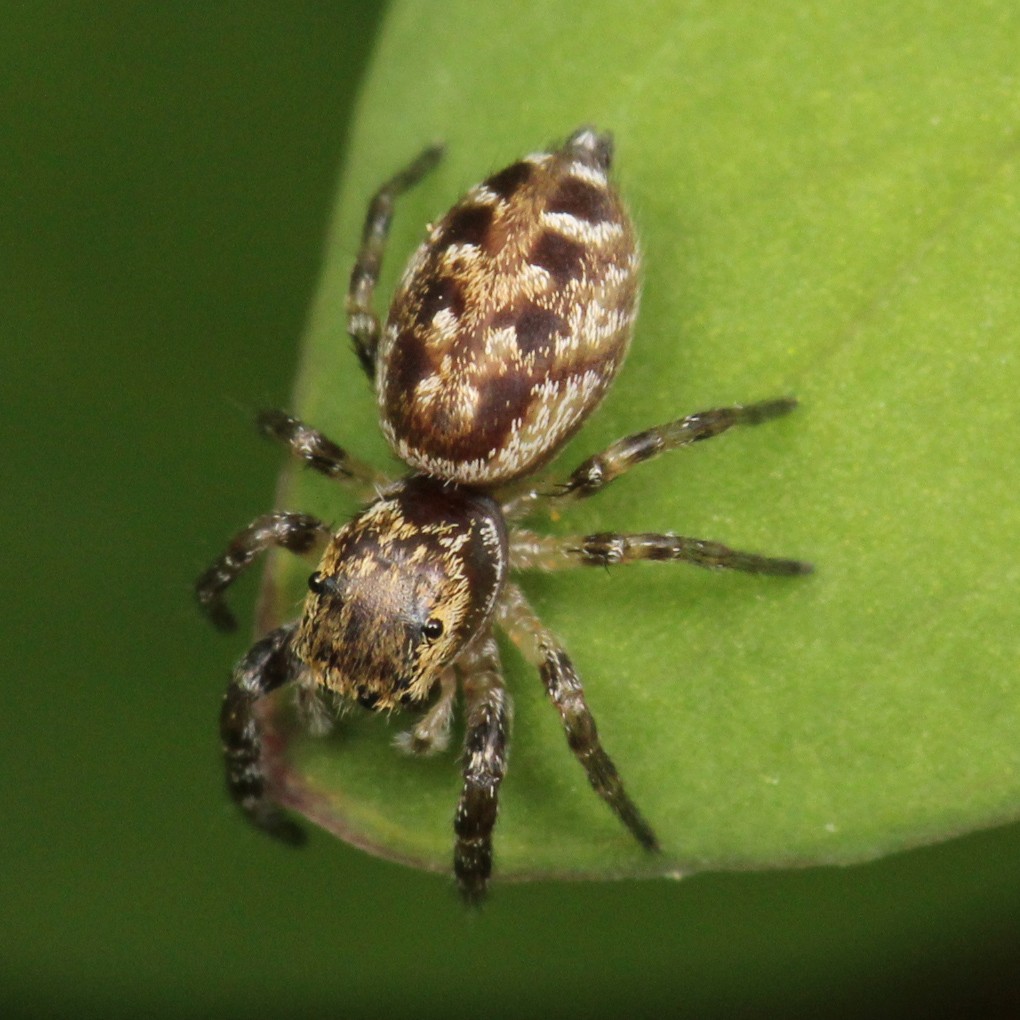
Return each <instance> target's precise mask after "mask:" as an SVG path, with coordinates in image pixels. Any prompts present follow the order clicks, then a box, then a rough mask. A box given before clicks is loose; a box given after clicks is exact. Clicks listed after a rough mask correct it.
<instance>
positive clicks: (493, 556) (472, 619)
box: [295, 475, 507, 710]
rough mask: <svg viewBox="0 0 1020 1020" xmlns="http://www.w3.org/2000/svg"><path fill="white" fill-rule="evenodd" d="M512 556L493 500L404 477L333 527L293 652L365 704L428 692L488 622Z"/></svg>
mask: <svg viewBox="0 0 1020 1020" xmlns="http://www.w3.org/2000/svg"><path fill="white" fill-rule="evenodd" d="M506 565H507V537H506V527H505V524H504V522H503V517H502V513H501V511H500V509H499V505H498V504H497V503H496V502H495V501H493V500H492V499H490V498H489V497H488V496H484V495H481V494H480V493H476V492H471V491H469V490H466V489H462V488H460V487H458V486H453V485H449V484H444V483H442V482H439V481H436V480H435V479H431V478H427V477H425V476H420V475H418V476H413V477H411V478H408V479H405V480H404V481H402V482H400V483H398V484H397V485H396V486H394V487H393V488H391V489H389V490H388V491H387V492H386V493H384V494H383V495H382V496H381V497H380V498H379V499H377V500H376V501H375V502H374V503H372V504H370V505H369V506H368V507H367V508H366V509H365V510H364V511H362V513H360V514H359V515H358V516H357V517H355V518H354V519H353V520H352V521H350V523H348V524H347V525H345V526H344V527H343V528H341V529H340V531H338V532H337V533H336V535H334V536H333V539H332V540H331V542H330V544H329V546H328V547H327V549H326V552H325V554H324V555H323V558H322V561H321V563H320V564H319V566H318V569H317V570H316V571H315V573H313V574H312V575H311V577H310V578H309V581H308V587H309V594H308V597H307V599H306V601H305V608H304V615H303V618H302V621H301V627H300V630H299V633H298V638H297V642H296V646H295V651H296V653H297V655H298V656H299V658H300V659H301V660H302V661H303V662H304V664H305V665H306V666H307V668H308V669H309V670H310V671H311V674H312V676H313V677H314V679H315V681H316V682H317V683H319V684H322V685H323V686H324V687H326V688H328V689H330V690H332V691H335V692H337V693H338V694H340V695H341V696H343V697H346V698H350V699H352V700H355V701H358V702H359V703H360V704H362V705H364V706H365V707H367V708H372V709H377V710H383V709H392V708H395V707H397V706H400V705H413V704H416V703H421V702H424V701H425V700H426V699H427V698H428V696H429V694H430V693H431V691H432V689H433V687H434V685H435V683H436V681H437V680H438V679H439V676H440V674H441V673H442V671H443V670H444V669H445V668H446V667H447V666H449V665H450V664H451V663H452V662H453V661H454V659H455V658H456V657H457V656H458V655H459V654H460V652H461V651H462V650H463V648H464V647H465V646H466V645H467V644H468V642H470V641H471V640H472V638H474V636H475V635H476V634H477V633H478V632H479V631H480V630H481V629H482V628H483V627H484V626H485V624H486V623H487V622H488V620H489V618H490V616H491V615H492V610H493V607H494V606H495V604H496V599H497V597H498V595H499V592H500V589H501V588H502V584H503V580H504V577H505V576H506V569H507V567H506Z"/></svg>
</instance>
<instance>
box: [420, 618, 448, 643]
mask: <svg viewBox="0 0 1020 1020" xmlns="http://www.w3.org/2000/svg"><path fill="white" fill-rule="evenodd" d="M421 632H422V634H424V635H425V639H426V640H427V641H435V640H436V639H437V638H440V637H442V635H443V621H442V620H440V619H437V618H436V617H435V616H433V617H432V619H431V620H426V621H425V626H424V627H422V629H421Z"/></svg>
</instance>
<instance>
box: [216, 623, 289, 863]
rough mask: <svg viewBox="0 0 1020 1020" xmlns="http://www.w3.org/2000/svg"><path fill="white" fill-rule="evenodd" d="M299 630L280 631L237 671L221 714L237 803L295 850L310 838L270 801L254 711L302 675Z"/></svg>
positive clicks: (228, 774)
mask: <svg viewBox="0 0 1020 1020" xmlns="http://www.w3.org/2000/svg"><path fill="white" fill-rule="evenodd" d="M296 629H297V625H296V624H289V625H288V626H286V627H280V628H279V629H278V630H274V631H271V632H270V633H269V634H267V635H266V636H265V637H264V638H262V640H261V641H258V642H257V643H256V644H254V645H253V646H252V648H251V650H250V651H249V652H248V654H247V655H246V656H245V657H244V658H243V659H242V660H241V661H240V662H239V663H238V664H237V668H236V669H235V670H234V675H233V677H232V679H231V681H230V685H229V686H228V687H227V693H226V695H225V696H224V698H223V709H222V711H221V712H220V738H221V739H222V741H223V763H224V766H225V769H226V778H227V790H228V792H229V793H230V796H231V799H232V800H233V801H234V803H235V804H237V806H238V807H239V808H240V809H241V810H242V811H243V812H244V813H245V815H246V816H247V818H248V820H249V821H250V822H251V823H252V825H254V826H256V827H257V828H259V829H262V830H263V831H264V832H266V833H268V834H269V835H270V836H274V837H275V838H276V839H279V840H282V841H283V842H284V843H290V844H291V845H292V846H299V845H300V844H302V843H303V842H304V841H305V833H304V830H303V829H302V828H301V827H300V826H299V825H297V824H296V823H295V822H293V821H291V820H290V819H289V818H287V817H286V816H285V815H284V814H283V813H282V812H281V811H280V809H279V808H278V807H277V806H276V805H275V804H273V802H272V801H270V800H269V799H268V798H267V797H266V776H265V772H264V771H263V768H262V734H261V733H260V732H259V725H258V720H257V719H256V717H255V712H254V708H255V705H256V703H257V702H258V701H259V700H260V699H261V698H263V697H265V696H266V695H267V694H269V692H270V691H273V690H276V688H277V687H280V686H281V685H283V684H285V683H288V682H289V681H291V680H293V679H295V676H296V675H297V673H298V672H299V671H300V664H299V663H298V662H297V660H296V659H295V658H294V655H293V653H292V652H291V647H290V643H291V640H292V638H293V637H294V633H295V631H296Z"/></svg>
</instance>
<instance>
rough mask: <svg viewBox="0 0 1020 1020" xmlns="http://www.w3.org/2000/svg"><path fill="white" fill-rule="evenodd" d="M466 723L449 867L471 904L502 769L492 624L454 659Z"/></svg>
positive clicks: (504, 723)
mask: <svg viewBox="0 0 1020 1020" xmlns="http://www.w3.org/2000/svg"><path fill="white" fill-rule="evenodd" d="M457 666H458V669H459V670H460V671H461V677H462V679H461V685H462V688H463V691H464V704H465V709H466V713H467V725H466V732H465V736H464V786H463V789H462V790H461V794H460V802H459V803H458V805H457V813H456V815H455V816H454V822H453V829H454V834H455V837H456V838H455V842H454V849H453V871H454V874H455V875H456V877H457V886H458V888H459V890H460V894H461V897H462V898H463V899H464V901H465V902H466V903H468V904H470V905H477V904H479V903H480V902H481V901H482V900H483V899H484V897H485V891H486V886H487V884H488V881H489V875H490V874H491V872H492V830H493V827H494V826H495V824H496V815H497V813H498V811H499V787H500V784H501V783H502V782H503V776H504V775H505V774H506V761H507V740H508V738H509V735H510V714H511V713H510V698H509V696H508V695H507V692H506V689H505V688H504V686H503V671H502V667H501V665H500V661H499V649H498V647H497V646H496V640H495V638H494V637H493V635H492V632H491V630H490V631H489V632H488V634H487V635H486V636H485V637H484V638H483V639H482V640H481V641H478V642H476V643H475V644H473V645H472V647H471V648H470V649H468V651H467V652H465V654H464V655H463V656H462V657H461V658H460V660H458V663H457Z"/></svg>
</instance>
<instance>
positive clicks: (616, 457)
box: [503, 397, 797, 520]
mask: <svg viewBox="0 0 1020 1020" xmlns="http://www.w3.org/2000/svg"><path fill="white" fill-rule="evenodd" d="M796 406H797V401H796V399H795V398H794V397H777V398H775V399H773V400H763V401H761V402H760V403H757V404H746V405H739V404H738V405H734V406H732V407H717V408H715V409H714V410H711V411H699V412H698V413H697V414H689V415H687V416H686V417H685V418H678V419H677V420H676V421H671V422H666V424H665V425H656V426H655V427H654V428H650V429H645V431H643V432H635V433H634V434H633V435H631V436H626V437H624V438H623V439H618V440H617V441H616V442H615V443H612V444H610V445H609V446H607V447H606V448H605V449H604V450H603V451H602V452H601V453H597V454H595V455H594V456H593V457H589V458H588V459H587V460H586V461H584V462H583V463H581V464H579V465H578V466H577V467H576V468H575V469H574V471H572V472H571V474H570V477H569V478H568V479H567V480H566V481H565V482H563V483H561V484H560V485H559V486H558V487H557V488H556V489H555V491H553V492H542V491H540V490H538V489H532V490H530V491H527V492H524V493H521V494H520V495H518V496H516V497H515V498H514V499H512V500H510V501H509V502H508V503H507V504H506V505H505V506H504V507H503V511H504V513H505V514H506V515H507V517H508V518H510V519H511V520H512V519H515V518H519V517H523V516H524V515H525V514H526V513H528V512H529V511H530V510H531V508H532V507H533V506H534V505H535V504H536V503H538V502H540V501H542V500H550V501H553V502H561V501H565V500H569V499H586V498H587V497H588V496H593V495H595V493H596V492H601V491H602V489H604V488H605V487H606V486H607V485H609V483H610V482H612V481H615V480H616V479H617V478H619V477H620V476H621V475H623V474H626V473H627V472H628V471H629V470H630V469H631V468H632V467H634V466H635V465H636V464H640V463H642V461H646V460H650V459H651V458H653V457H657V456H658V455H659V454H660V453H666V452H667V451H668V450H677V449H679V448H680V447H683V446H690V445H691V444H692V443H697V442H700V441H701V440H703V439H711V438H712V437H713V436H718V435H721V434H722V433H723V432H726V431H727V430H728V429H731V428H733V426H734V425H761V424H762V423H763V422H766V421H771V420H772V419H773V418H779V417H782V416H783V415H785V414H789V413H790V412H791V411H792V410H793V409H794V408H795V407H796Z"/></svg>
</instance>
